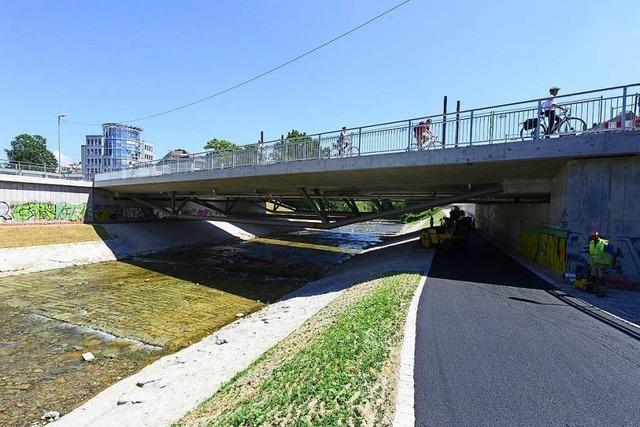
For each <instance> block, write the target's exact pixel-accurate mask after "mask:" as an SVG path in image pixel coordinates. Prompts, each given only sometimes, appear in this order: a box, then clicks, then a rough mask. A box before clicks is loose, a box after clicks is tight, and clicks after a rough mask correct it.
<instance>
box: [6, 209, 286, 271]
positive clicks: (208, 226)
mask: <svg viewBox="0 0 640 427" xmlns="http://www.w3.org/2000/svg"><path fill="white" fill-rule="evenodd" d="M101 227H103V229H104V230H105V231H106V232H107V233H108V234H109V236H108V237H110V238H105V239H103V240H97V241H84V242H76V243H63V244H52V245H40V246H27V247H18V248H4V249H0V276H9V275H15V274H24V273H32V272H35V271H43V270H51V269H56V268H64V267H68V266H70V265H81V264H91V263H94V262H101V261H113V260H116V259H122V258H128V257H131V256H136V255H140V254H145V253H151V252H159V251H166V250H170V249H180V248H185V247H189V246H194V245H200V244H223V243H233V242H239V241H243V240H249V239H251V238H253V237H255V236H264V235H269V234H273V233H276V232H278V231H280V230H278V229H277V228H271V227H266V226H256V225H246V224H242V225H238V226H236V225H233V224H230V223H226V222H214V221H184V222H180V221H175V222H154V223H132V224H105V225H102V226H101ZM0 236H2V229H0ZM34 245H37V242H34Z"/></svg>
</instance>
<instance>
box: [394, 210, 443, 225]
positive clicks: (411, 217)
mask: <svg viewBox="0 0 640 427" xmlns="http://www.w3.org/2000/svg"><path fill="white" fill-rule="evenodd" d="M443 216H444V211H443V210H442V208H432V209H427V210H426V211H422V212H410V213H408V214H404V215H402V216H401V217H400V220H401V221H402V222H405V223H410V222H416V221H420V220H423V219H428V218H429V217H433V222H434V223H435V224H439V222H440V219H441V218H442V217H443Z"/></svg>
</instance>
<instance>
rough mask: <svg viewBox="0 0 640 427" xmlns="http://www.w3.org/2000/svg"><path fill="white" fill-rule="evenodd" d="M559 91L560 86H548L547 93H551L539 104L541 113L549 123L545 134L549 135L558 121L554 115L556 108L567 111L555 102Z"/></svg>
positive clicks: (558, 118)
mask: <svg viewBox="0 0 640 427" xmlns="http://www.w3.org/2000/svg"><path fill="white" fill-rule="evenodd" d="M559 91H560V88H559V87H557V86H552V87H551V88H549V93H550V94H551V96H550V97H549V98H547V99H545V100H544V101H542V104H541V106H540V107H541V108H542V114H543V115H544V116H545V117H548V118H549V125H548V126H547V133H546V134H547V135H551V134H552V133H553V129H554V128H555V127H556V125H557V124H558V122H559V121H560V117H558V116H556V108H558V109H560V110H562V111H567V109H566V108H564V107H562V106H561V105H558V104H557V103H556V96H557V95H558V92H559Z"/></svg>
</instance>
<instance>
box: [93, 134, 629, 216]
mask: <svg viewBox="0 0 640 427" xmlns="http://www.w3.org/2000/svg"><path fill="white" fill-rule="evenodd" d="M639 151H640V139H639V138H637V133H636V132H627V133H625V134H621V133H619V134H606V135H583V136H577V137H566V138H561V139H553V140H542V141H537V142H533V141H532V142H514V143H503V144H494V145H484V146H475V147H464V148H450V149H440V150H434V151H421V152H402V153H391V154H380V155H369V156H360V157H349V158H342V159H320V160H306V161H296V162H289V163H278V164H272V165H264V166H247V167H236V168H229V169H214V170H197V171H192V172H188V173H173V174H168V175H159V176H148V177H138V178H131V179H125V180H112V181H103V182H96V187H99V188H102V189H104V190H107V191H109V192H112V193H113V194H114V195H115V196H116V197H119V198H128V199H133V200H135V201H137V202H138V203H141V204H143V205H146V206H148V207H153V208H154V209H160V210H162V211H163V212H164V213H165V214H166V215H170V216H174V217H183V218H189V217H191V216H190V215H185V214H183V213H181V212H180V209H179V207H180V206H181V205H182V206H184V204H185V203H195V204H197V205H199V206H202V207H206V208H208V209H212V210H214V211H215V212H217V214H219V215H220V216H225V217H226V220H229V221H236V222H261V223H262V222H265V221H268V222H269V223H274V224H275V223H279V224H281V225H292V226H301V225H302V226H305V227H318V228H333V227H337V226H341V225H345V224H348V223H354V222H359V221H364V220H370V219H374V218H380V217H385V216H392V215H400V214H402V213H405V212H409V211H416V210H423V209H427V208H430V207H434V206H442V205H445V204H449V203H460V202H472V203H501V202H508V203H513V202H518V201H521V202H528V203H532V202H548V201H549V198H550V192H551V181H552V179H553V178H554V176H555V175H556V174H557V173H558V171H559V170H560V169H561V168H562V167H563V166H564V165H566V163H567V162H568V161H569V160H572V159H577V158H591V157H606V156H620V155H633V154H635V153H637V152H639ZM330 199H331V200H336V199H338V200H342V201H344V203H345V204H346V206H348V207H349V209H350V211H349V212H332V211H330V209H328V208H326V207H325V202H326V201H327V200H330ZM358 200H368V201H371V202H372V203H373V205H374V206H375V210H376V212H373V213H371V212H369V213H366V214H365V213H361V212H359V211H358V208H357V205H356V203H355V202H356V201H358ZM398 201H403V202H405V203H404V204H402V207H399V205H400V204H398V203H394V202H398ZM301 202H305V203H301ZM301 205H302V206H304V207H301Z"/></svg>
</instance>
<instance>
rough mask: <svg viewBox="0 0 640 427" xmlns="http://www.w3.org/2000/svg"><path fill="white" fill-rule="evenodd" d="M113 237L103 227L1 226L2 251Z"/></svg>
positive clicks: (77, 225) (61, 225) (64, 225)
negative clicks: (4, 249) (3, 249)
mask: <svg viewBox="0 0 640 427" xmlns="http://www.w3.org/2000/svg"><path fill="white" fill-rule="evenodd" d="M111 238H112V236H111V235H110V234H109V232H108V231H107V230H105V229H104V228H103V227H102V226H101V225H89V224H55V225H54V224H51V225H49V224H47V225H40V224H33V225H32V224H28V225H2V226H0V249H2V248H21V247H27V246H41V245H53V244H59V243H78V242H89V241H97V240H109V239H111Z"/></svg>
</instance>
